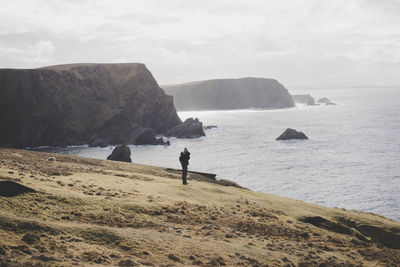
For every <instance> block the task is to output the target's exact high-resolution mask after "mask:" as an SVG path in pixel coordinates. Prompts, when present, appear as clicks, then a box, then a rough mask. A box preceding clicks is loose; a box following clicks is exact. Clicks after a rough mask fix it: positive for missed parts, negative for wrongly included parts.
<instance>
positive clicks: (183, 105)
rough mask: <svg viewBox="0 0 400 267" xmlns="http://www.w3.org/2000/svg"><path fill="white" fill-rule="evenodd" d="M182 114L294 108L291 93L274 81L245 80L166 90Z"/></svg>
mask: <svg viewBox="0 0 400 267" xmlns="http://www.w3.org/2000/svg"><path fill="white" fill-rule="evenodd" d="M162 88H163V89H164V90H165V91H166V93H167V94H169V95H172V96H173V97H174V104H175V107H176V108H177V109H178V110H223V109H247V108H261V109H277V108H289V107H293V106H294V102H293V100H292V97H291V96H290V95H289V92H288V90H287V89H286V88H285V87H284V86H283V85H282V84H280V83H279V82H278V81H276V80H273V79H264V78H241V79H218V80H207V81H199V82H192V83H185V84H178V85H169V86H162Z"/></svg>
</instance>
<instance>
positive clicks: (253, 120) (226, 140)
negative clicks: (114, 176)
mask: <svg viewBox="0 0 400 267" xmlns="http://www.w3.org/2000/svg"><path fill="white" fill-rule="evenodd" d="M290 92H291V93H292V94H299V93H307V94H311V95H312V96H314V97H315V98H316V99H318V98H320V97H324V96H327V97H328V98H330V99H331V100H332V101H333V102H336V103H337V105H336V106H326V105H320V106H307V107H304V106H298V107H296V108H292V109H283V110H232V111H197V112H179V116H180V117H181V118H182V120H184V119H185V118H188V117H198V118H199V119H200V120H201V121H202V122H203V123H204V125H216V126H218V128H215V129H210V130H207V131H206V135H207V136H206V137H202V138H199V139H194V140H180V139H176V138H171V146H169V147H164V146H131V147H130V148H131V151H132V154H133V155H132V159H133V161H134V162H136V163H143V164H148V165H157V166H165V167H172V168H180V165H179V161H178V157H179V153H180V151H182V150H183V148H184V147H187V148H188V149H189V150H190V151H191V153H192V154H191V160H190V166H189V170H196V171H204V172H211V173H216V174H217V178H224V179H229V180H233V181H235V182H237V183H239V184H240V185H242V186H244V187H247V188H249V189H252V190H254V191H260V192H267V193H272V194H276V195H280V196H286V197H290V198H294V199H299V200H304V201H307V202H312V203H316V204H320V205H323V206H327V207H339V208H345V209H355V210H361V211H366V212H373V213H377V214H381V215H384V216H386V217H389V218H392V219H394V220H397V221H400V88H341V89H323V88H321V89H313V90H309V89H308V90H301V89H298V90H290ZM286 128H294V129H297V130H300V131H303V132H304V133H305V134H306V135H307V136H308V137H309V140H292V141H275V138H276V137H278V136H279V135H280V134H281V133H282V132H283V131H284V130H285V129H286ZM112 148H113V147H107V148H88V147H74V148H66V149H53V151H55V152H59V153H68V154H75V155H80V156H85V157H92V158H101V159H104V158H106V157H107V156H108V155H109V154H110V153H111V151H112Z"/></svg>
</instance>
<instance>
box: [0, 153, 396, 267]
mask: <svg viewBox="0 0 400 267" xmlns="http://www.w3.org/2000/svg"><path fill="white" fill-rule="evenodd" d="M50 156H54V157H56V161H55V162H49V161H46V159H47V158H48V157H50ZM0 163H1V165H0V177H2V178H0V180H3V181H13V182H18V183H21V184H22V185H24V186H27V187H29V188H32V189H34V190H35V191H36V192H33V193H24V194H20V195H17V196H14V197H0V265H1V264H5V265H7V266H23V265H25V266H34V265H38V266H70V265H120V266H135V265H146V266H177V265H181V266H187V265H195V266H267V265H268V266H282V265H286V266H318V265H321V266H358V265H364V266H387V265H389V266H397V265H400V253H399V249H398V244H399V243H400V242H399V236H400V223H398V222H395V221H393V220H389V219H386V218H384V217H382V216H379V215H375V214H371V213H362V212H357V211H345V210H341V209H329V208H324V207H321V206H318V205H313V204H307V203H304V202H301V201H296V200H292V199H288V198H281V197H277V196H273V195H269V194H263V193H256V192H252V191H250V190H246V189H241V188H239V187H238V186H236V185H235V184H233V183H230V182H229V181H228V182H224V180H222V181H223V182H222V183H223V186H221V185H222V183H221V185H218V184H217V183H215V181H214V180H212V179H211V178H212V177H211V178H210V177H208V176H207V177H206V176H205V177H201V174H200V173H193V175H192V176H193V177H189V178H192V180H191V181H190V184H189V186H185V187H184V186H182V185H180V173H179V172H177V171H176V170H171V169H164V168H159V167H153V166H144V165H137V164H128V163H119V162H110V161H103V160H94V159H93V160H92V159H84V158H80V157H74V156H67V155H53V154H47V153H39V152H31V151H23V150H11V149H0ZM205 181H209V182H205ZM220 181H221V180H220Z"/></svg>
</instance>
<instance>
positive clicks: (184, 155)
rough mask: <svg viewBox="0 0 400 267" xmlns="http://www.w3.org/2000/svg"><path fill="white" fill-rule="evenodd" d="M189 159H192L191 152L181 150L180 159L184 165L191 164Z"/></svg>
mask: <svg viewBox="0 0 400 267" xmlns="http://www.w3.org/2000/svg"><path fill="white" fill-rule="evenodd" d="M189 159H190V152H186V153H184V152H181V156H180V157H179V161H180V162H181V164H182V166H184V165H185V166H187V165H189Z"/></svg>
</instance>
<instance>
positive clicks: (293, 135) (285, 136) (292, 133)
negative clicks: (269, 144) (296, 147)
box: [276, 128, 308, 141]
mask: <svg viewBox="0 0 400 267" xmlns="http://www.w3.org/2000/svg"><path fill="white" fill-rule="evenodd" d="M291 139H308V137H307V136H306V135H305V134H304V133H303V132H298V131H296V130H295V129H290V128H287V129H286V130H285V131H284V132H283V133H282V134H281V135H280V136H279V137H278V138H276V140H278V141H280V140H291Z"/></svg>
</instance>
